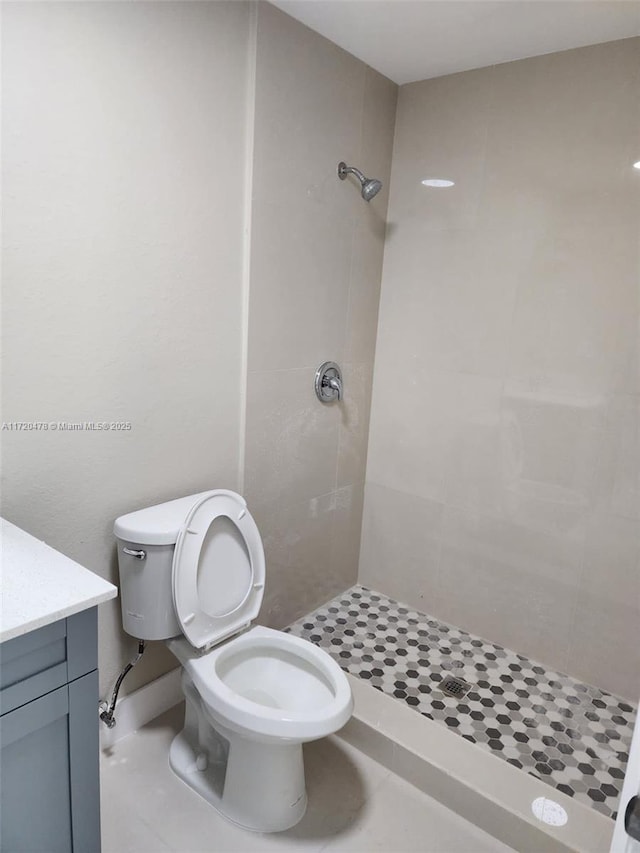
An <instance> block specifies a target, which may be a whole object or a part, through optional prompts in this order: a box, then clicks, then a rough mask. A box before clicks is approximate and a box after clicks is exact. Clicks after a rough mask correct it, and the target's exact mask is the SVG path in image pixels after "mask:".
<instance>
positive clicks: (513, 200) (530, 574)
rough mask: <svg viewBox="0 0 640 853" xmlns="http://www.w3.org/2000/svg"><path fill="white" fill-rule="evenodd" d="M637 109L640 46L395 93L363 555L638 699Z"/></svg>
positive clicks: (569, 55) (480, 629) (395, 583)
mask: <svg viewBox="0 0 640 853" xmlns="http://www.w3.org/2000/svg"><path fill="white" fill-rule="evenodd" d="M639 91H640V40H639V39H631V40H626V41H618V42H612V43H609V44H601V45H594V46H593V47H586V48H582V49H579V50H572V51H566V52H562V53H556V54H551V55H547V56H540V57H535V58H533V59H526V60H523V61H521V62H512V63H508V64H504V65H498V66H495V67H492V68H483V69H479V70H477V71H470V72H466V73H463V74H455V75H450V76H447V77H441V78H437V79H434V80H427V81H424V82H420V83H412V84H410V85H406V86H402V87H401V88H400V94H399V101H398V116H397V127H396V137H395V144H394V152H393V169H392V189H391V198H390V203H389V227H388V233H387V246H386V249H385V257H384V274H383V285H382V296H381V305H380V324H379V335H378V344H377V351H376V363H375V376H374V392H373V406H372V416H371V417H372V422H371V435H370V444H369V461H368V467H367V487H366V498H365V511H364V524H363V543H362V553H361V561H360V580H361V582H362V583H364V584H366V585H370V586H373V587H376V588H379V589H381V590H382V591H384V592H386V593H387V594H390V595H392V596H394V597H396V598H398V599H400V600H402V601H406V602H408V603H409V604H411V605H412V606H415V607H417V608H418V609H420V610H422V611H426V612H428V613H432V614H434V615H435V616H437V617H439V618H441V619H443V620H445V621H450V622H452V623H454V624H456V625H459V626H460V627H462V628H464V629H467V630H469V631H472V632H474V633H477V634H480V635H481V636H484V637H486V638H488V639H490V640H493V641H496V642H498V643H501V644H504V645H506V646H509V647H511V648H512V649H515V650H516V651H518V652H521V653H524V654H527V655H529V656H532V657H534V658H538V659H540V660H541V661H543V662H544V663H546V664H549V665H551V666H554V667H557V668H559V669H560V670H564V671H566V672H569V673H570V674H572V675H574V676H577V677H579V678H582V679H584V680H586V681H588V682H591V683H593V684H596V685H598V686H599V687H602V688H604V689H607V690H611V691H613V692H615V693H618V694H620V695H622V696H626V697H628V698H629V699H631V700H632V701H634V702H635V701H636V700H637V698H638V692H639V691H640V682H639V680H638V679H639V675H638V674H639V673H640V633H639V631H640V628H639V626H640V524H639V521H640V421H639V413H640V397H639V392H640V350H639V346H640V334H639V333H640V326H639V314H638V305H639V295H640V294H639V291H640V279H639V269H640V265H639V244H640V240H639V237H640V171H638V170H637V169H634V168H632V164H633V163H634V162H635V161H637V160H638V159H640V148H639V147H638V141H639V140H640V100H639V98H638V92H639ZM429 177H431V178H448V179H451V180H453V181H455V186H453V187H451V188H449V189H432V188H428V187H425V186H423V185H422V184H421V180H422V179H423V178H429Z"/></svg>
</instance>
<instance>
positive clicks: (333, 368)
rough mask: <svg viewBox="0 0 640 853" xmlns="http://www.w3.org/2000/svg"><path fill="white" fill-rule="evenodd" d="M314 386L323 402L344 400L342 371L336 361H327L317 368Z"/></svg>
mask: <svg viewBox="0 0 640 853" xmlns="http://www.w3.org/2000/svg"><path fill="white" fill-rule="evenodd" d="M314 387H315V389H316V396H317V398H318V400H320V402H321V403H334V402H335V401H336V400H342V394H343V385H342V371H341V370H340V367H339V366H338V365H337V364H336V363H335V361H325V362H324V363H323V364H321V365H320V367H319V368H318V369H317V370H316V376H315V382H314Z"/></svg>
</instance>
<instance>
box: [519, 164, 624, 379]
mask: <svg viewBox="0 0 640 853" xmlns="http://www.w3.org/2000/svg"><path fill="white" fill-rule="evenodd" d="M628 171H629V172H632V171H633V169H632V168H630V167H628ZM638 222H640V217H636V218H635V219H627V220H625V221H622V220H621V221H620V223H619V224H617V225H615V226H610V227H606V226H604V225H603V226H601V227H598V228H593V227H587V226H580V225H578V224H571V225H568V226H566V227H561V228H556V229H554V232H553V234H551V235H549V236H548V237H542V238H540V240H539V241H538V244H537V247H536V249H535V252H534V256H533V258H532V260H531V264H530V267H529V271H528V275H527V276H526V278H525V281H524V282H523V285H522V287H521V291H520V296H519V300H518V305H517V308H516V313H515V317H514V323H513V343H512V346H511V354H510V359H509V375H510V376H511V377H513V378H517V379H522V380H529V381H532V382H536V383H539V384H540V385H542V386H545V387H548V388H554V389H556V390H559V391H562V392H566V393H569V394H571V393H574V394H594V393H596V394H597V393H607V392H610V391H612V390H613V389H614V387H615V382H616V367H617V365H618V363H619V360H620V356H621V354H622V353H625V354H626V353H627V352H628V350H629V348H630V345H631V342H632V340H633V335H634V334H635V331H636V330H635V328H634V327H633V326H632V325H631V324H630V323H629V317H630V315H631V316H632V317H633V316H634V315H635V312H636V311H637V293H638Z"/></svg>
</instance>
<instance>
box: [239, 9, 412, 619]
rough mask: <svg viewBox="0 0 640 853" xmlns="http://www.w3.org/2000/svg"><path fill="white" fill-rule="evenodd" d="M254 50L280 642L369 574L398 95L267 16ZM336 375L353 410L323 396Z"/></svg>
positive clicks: (269, 479) (261, 300)
mask: <svg viewBox="0 0 640 853" xmlns="http://www.w3.org/2000/svg"><path fill="white" fill-rule="evenodd" d="M257 42H258V44H257V91H256V110H255V148H254V173H253V208H252V223H251V233H252V245H251V274H250V278H251V285H250V294H249V334H248V361H249V376H248V389H247V410H246V457H245V494H246V495H247V497H248V499H249V501H250V505H252V506H255V512H256V513H257V517H258V518H259V519H260V520H259V521H258V523H259V526H260V530H261V532H262V535H263V538H264V540H265V547H266V553H267V576H268V584H267V590H266V596H265V604H264V607H263V613H262V618H263V620H265V621H266V622H267V623H268V624H272V625H274V626H275V627H282V626H283V625H285V624H287V623H288V622H290V621H293V620H294V619H296V618H297V617H299V616H301V615H303V614H304V613H305V612H308V611H309V610H310V609H312V608H313V607H315V606H316V605H318V604H320V603H321V602H322V601H324V600H326V599H327V598H330V597H332V596H334V595H335V594H337V593H338V592H340V591H341V590H343V589H345V588H346V587H348V586H350V585H351V584H352V583H354V582H355V579H356V575H357V566H358V555H359V546H360V530H361V518H362V491H363V481H364V472H365V464H366V452H367V432H368V425H369V408H370V399H371V381H372V372H373V356H374V349H375V338H376V324H377V318H378V300H379V294H380V279H381V274H382V261H383V251H384V236H385V219H386V208H387V200H388V192H389V174H390V170H391V149H392V144H393V130H394V121H395V103H396V93H397V86H396V85H395V84H393V83H391V81H389V80H387V79H386V78H384V77H382V76H381V75H380V74H377V73H376V72H375V71H373V70H372V69H370V68H367V66H365V65H364V64H363V63H362V62H360V61H358V60H357V59H355V58H354V57H353V56H350V55H349V54H347V53H345V52H344V51H342V50H341V49H340V48H338V47H337V46H336V45H334V44H332V43H331V42H329V41H327V40H326V39H324V38H322V37H321V36H319V35H318V34H317V33H314V32H312V31H311V30H309V29H307V28H306V27H304V26H302V24H300V23H299V22H298V21H295V20H293V19H292V18H290V17H288V16H287V15H285V14H283V13H282V12H280V11H278V10H277V9H275V8H274V7H272V6H269V5H268V4H266V3H262V4H260V7H259V16H258V33H257ZM341 160H345V161H346V162H347V163H349V164H350V165H354V166H357V167H358V168H360V169H362V170H363V171H364V172H365V174H367V175H370V176H373V177H376V178H379V179H381V180H382V181H383V182H384V184H385V186H384V189H383V191H382V192H380V193H379V194H378V195H377V196H376V197H375V198H374V199H373V200H372V201H371V202H370V203H369V204H367V203H366V202H364V201H363V199H362V198H361V197H360V193H359V189H358V187H357V186H355V184H354V182H353V181H351V180H347V181H344V182H343V181H340V180H339V179H338V176H337V166H338V162H339V161H341ZM324 361H337V362H338V363H339V364H340V365H341V367H342V369H343V376H344V382H345V395H344V400H343V401H342V402H340V403H334V404H331V405H323V404H322V403H320V402H319V401H318V400H317V399H316V397H315V393H314V390H313V380H314V375H315V371H316V369H317V367H318V366H319V365H320V364H321V363H322V362H324Z"/></svg>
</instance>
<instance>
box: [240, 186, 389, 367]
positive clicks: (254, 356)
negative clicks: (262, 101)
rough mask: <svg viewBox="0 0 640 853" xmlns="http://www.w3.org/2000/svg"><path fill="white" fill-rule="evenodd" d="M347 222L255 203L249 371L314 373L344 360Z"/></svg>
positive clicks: (318, 211)
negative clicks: (312, 370) (302, 369)
mask: <svg viewBox="0 0 640 853" xmlns="http://www.w3.org/2000/svg"><path fill="white" fill-rule="evenodd" d="M335 180H336V182H337V183H340V181H339V179H338V178H337V177H336V179H335ZM343 189H344V190H345V191H348V190H351V187H343ZM363 204H364V202H363ZM345 219H346V217H344V216H341V215H337V212H336V211H333V212H332V211H331V210H329V209H326V208H325V207H323V206H320V205H314V204H311V203H310V202H309V201H306V200H304V199H302V200H298V203H297V204H296V205H295V206H293V205H292V204H291V203H287V204H286V205H282V204H281V203H277V202H276V203H274V202H271V201H263V200H262V199H260V198H257V199H256V200H255V201H254V206H253V225H252V230H251V297H250V303H249V369H250V370H281V369H286V368H293V367H314V368H315V367H318V365H320V364H322V362H323V361H327V360H330V361H337V362H341V361H342V360H343V359H344V352H345V331H346V316H347V308H348V303H349V273H350V265H351V229H350V227H349V220H348V219H346V223H345ZM345 224H346V227H345ZM378 275H379V273H378ZM374 287H375V286H374ZM376 289H377V288H376Z"/></svg>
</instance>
